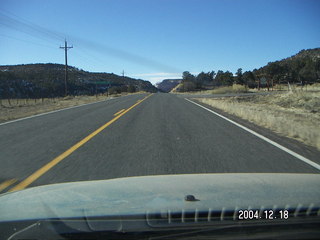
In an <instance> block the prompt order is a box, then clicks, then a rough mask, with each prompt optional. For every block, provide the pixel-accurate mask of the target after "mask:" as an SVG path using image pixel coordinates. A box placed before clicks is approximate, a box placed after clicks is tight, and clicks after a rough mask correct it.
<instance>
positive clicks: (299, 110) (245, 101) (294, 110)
mask: <svg viewBox="0 0 320 240" xmlns="http://www.w3.org/2000/svg"><path fill="white" fill-rule="evenodd" d="M197 100H198V101H200V102H203V103H205V104H208V105H211V106H213V107H216V108H218V109H221V110H223V111H226V112H228V113H230V114H233V115H236V116H238V117H240V118H243V119H246V120H248V121H251V122H253V123H255V124H257V125H260V126H263V127H266V128H269V129H271V130H273V131H275V132H277V133H279V134H280V135H283V136H287V137H291V138H294V139H297V140H299V141H301V142H303V143H305V144H307V145H310V146H314V147H316V148H318V149H319V150H320V124H319V123H320V92H305V91H297V92H289V93H282V94H274V95H267V96H250V97H230V98H222V99H209V98H201V99H200V98H199V99H197Z"/></svg>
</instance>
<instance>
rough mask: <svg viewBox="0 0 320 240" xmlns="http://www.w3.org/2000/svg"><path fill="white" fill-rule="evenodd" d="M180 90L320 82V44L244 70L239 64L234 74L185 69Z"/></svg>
mask: <svg viewBox="0 0 320 240" xmlns="http://www.w3.org/2000/svg"><path fill="white" fill-rule="evenodd" d="M182 77H183V80H182V84H181V86H180V87H179V90H180V91H193V90H201V89H206V88H208V87H209V88H215V87H219V86H230V85H232V84H235V83H236V84H241V85H245V86H247V87H251V88H256V87H260V86H263V87H265V86H268V87H271V86H273V85H276V84H282V83H283V84H284V83H285V84H286V83H288V82H289V83H299V84H302V85H304V84H313V83H317V82H320V48H315V49H308V50H302V51H300V52H299V53H298V54H296V55H294V56H291V57H288V58H285V59H282V60H279V61H275V62H269V63H268V64H267V65H266V66H263V67H261V68H259V69H253V70H252V71H246V72H243V71H242V69H241V68H239V69H238V70H237V71H236V72H235V73H234V74H233V73H232V72H230V71H225V72H224V71H221V70H218V71H217V72H215V71H211V72H207V73H205V72H201V73H199V74H198V75H193V74H191V73H190V72H188V71H185V72H183V74H182Z"/></svg>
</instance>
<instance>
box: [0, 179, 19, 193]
mask: <svg viewBox="0 0 320 240" xmlns="http://www.w3.org/2000/svg"><path fill="white" fill-rule="evenodd" d="M16 181H17V179H14V178H13V179H9V180H7V181H5V182H3V183H1V184H0V192H1V191H2V190H3V189H6V188H7V187H9V186H10V185H12V184H14V183H15V182H16Z"/></svg>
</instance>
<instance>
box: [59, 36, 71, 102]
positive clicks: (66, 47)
mask: <svg viewBox="0 0 320 240" xmlns="http://www.w3.org/2000/svg"><path fill="white" fill-rule="evenodd" d="M60 48H61V49H64V56H65V60H66V63H65V77H64V95H65V96H67V94H68V90H67V82H68V54H67V52H68V50H69V49H70V48H73V46H70V47H68V44H67V40H66V39H65V40H64V47H61V46H60Z"/></svg>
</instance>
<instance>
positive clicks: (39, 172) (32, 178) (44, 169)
mask: <svg viewBox="0 0 320 240" xmlns="http://www.w3.org/2000/svg"><path fill="white" fill-rule="evenodd" d="M151 95H153V94H150V95H148V96H146V97H145V98H143V99H142V100H141V101H139V102H137V103H135V104H133V105H132V106H131V107H129V108H128V109H126V110H124V109H122V110H121V111H119V112H118V113H117V115H116V114H115V117H114V118H113V119H111V120H110V121H109V122H107V123H106V124H104V125H103V126H101V127H100V128H98V129H97V130H95V131H94V132H92V133H91V134H89V135H88V136H86V137H85V138H84V139H82V140H81V141H79V142H78V143H76V144H75V145H73V146H72V147H71V148H69V149H68V150H67V151H65V152H64V153H62V154H60V155H59V156H57V157H56V158H54V159H53V160H51V161H50V162H49V163H47V164H46V165H44V166H43V167H41V168H40V169H38V170H37V171H35V172H34V173H33V174H32V175H30V176H29V177H28V178H26V179H25V180H23V181H22V182H20V183H19V184H17V185H16V186H14V187H13V188H11V189H10V190H9V191H8V192H12V191H17V190H22V189H24V188H26V187H27V186H29V185H30V184H31V183H33V182H34V181H35V180H37V179H38V178H39V177H41V176H42V175H43V174H45V173H46V172H47V171H49V170H50V169H51V168H53V167H54V166H55V165H57V164H58V163H59V162H61V161H62V160H63V159H65V158H66V157H68V156H69V155H70V154H71V153H73V152H74V151H76V150H77V149H78V148H80V147H81V146H82V145H84V144H85V143H86V142H88V141H89V140H90V139H92V138H93V137H94V136H96V135H97V134H98V133H100V132H101V131H103V130H104V129H105V128H106V127H108V126H110V125H111V124H112V123H114V122H115V121H117V120H118V119H119V118H120V117H121V116H123V115H124V114H126V113H127V112H129V111H130V110H131V109H133V108H134V107H136V106H137V105H139V104H140V103H142V102H143V101H144V100H146V99H147V98H148V97H150V96H151Z"/></svg>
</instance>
